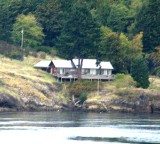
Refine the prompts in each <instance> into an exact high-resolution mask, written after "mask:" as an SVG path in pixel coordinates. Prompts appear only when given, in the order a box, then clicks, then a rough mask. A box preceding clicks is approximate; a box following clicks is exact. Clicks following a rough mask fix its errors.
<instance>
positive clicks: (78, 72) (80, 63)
mask: <svg viewBox="0 0 160 144" xmlns="http://www.w3.org/2000/svg"><path fill="white" fill-rule="evenodd" d="M82 65H83V59H81V58H78V70H77V77H78V80H80V79H81V76H82Z"/></svg>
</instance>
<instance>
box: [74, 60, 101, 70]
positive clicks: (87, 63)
mask: <svg viewBox="0 0 160 144" xmlns="http://www.w3.org/2000/svg"><path fill="white" fill-rule="evenodd" d="M73 62H74V64H75V66H76V67H78V59H73ZM82 68H84V69H85V68H86V69H88V68H89V69H98V68H99V67H98V66H97V65H96V59H83V65H82Z"/></svg>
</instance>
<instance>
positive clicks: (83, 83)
mask: <svg viewBox="0 0 160 144" xmlns="http://www.w3.org/2000/svg"><path fill="white" fill-rule="evenodd" d="M68 90H69V93H70V94H71V95H72V94H73V95H75V96H78V97H79V96H80V95H81V93H82V92H90V91H96V90H97V83H95V82H91V81H88V80H77V81H76V82H73V83H71V84H69V85H68Z"/></svg>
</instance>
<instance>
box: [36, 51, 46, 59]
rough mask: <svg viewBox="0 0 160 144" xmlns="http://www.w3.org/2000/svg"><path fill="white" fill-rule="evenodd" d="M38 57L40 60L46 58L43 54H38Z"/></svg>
mask: <svg viewBox="0 0 160 144" xmlns="http://www.w3.org/2000/svg"><path fill="white" fill-rule="evenodd" d="M38 57H39V58H42V59H45V58H46V53H45V52H39V53H38Z"/></svg>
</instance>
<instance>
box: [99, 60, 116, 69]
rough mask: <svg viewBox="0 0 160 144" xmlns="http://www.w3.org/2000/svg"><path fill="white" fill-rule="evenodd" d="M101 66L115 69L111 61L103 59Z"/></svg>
mask: <svg viewBox="0 0 160 144" xmlns="http://www.w3.org/2000/svg"><path fill="white" fill-rule="evenodd" d="M100 66H101V69H113V66H112V65H111V63H110V62H105V61H102V62H101V63H100Z"/></svg>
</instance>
